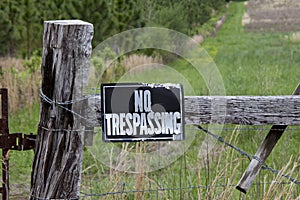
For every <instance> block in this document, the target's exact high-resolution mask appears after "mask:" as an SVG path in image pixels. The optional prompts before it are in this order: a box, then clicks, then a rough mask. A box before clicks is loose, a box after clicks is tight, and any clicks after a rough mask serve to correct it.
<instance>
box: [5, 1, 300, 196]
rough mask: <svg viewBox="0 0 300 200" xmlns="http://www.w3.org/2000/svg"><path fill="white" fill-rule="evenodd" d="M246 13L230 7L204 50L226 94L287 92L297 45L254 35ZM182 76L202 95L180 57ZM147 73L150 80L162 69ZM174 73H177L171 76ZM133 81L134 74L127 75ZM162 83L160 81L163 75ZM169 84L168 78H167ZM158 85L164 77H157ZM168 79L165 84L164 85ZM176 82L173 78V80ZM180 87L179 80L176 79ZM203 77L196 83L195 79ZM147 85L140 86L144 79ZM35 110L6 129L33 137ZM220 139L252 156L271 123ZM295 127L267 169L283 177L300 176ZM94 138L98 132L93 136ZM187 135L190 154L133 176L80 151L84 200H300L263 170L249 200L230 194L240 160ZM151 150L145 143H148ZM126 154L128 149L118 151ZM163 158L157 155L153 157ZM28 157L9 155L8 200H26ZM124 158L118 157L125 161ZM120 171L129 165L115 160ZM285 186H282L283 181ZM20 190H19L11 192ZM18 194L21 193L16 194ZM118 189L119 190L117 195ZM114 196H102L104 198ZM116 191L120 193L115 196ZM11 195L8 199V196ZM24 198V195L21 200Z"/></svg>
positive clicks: (298, 55) (238, 5) (297, 75)
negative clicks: (205, 147) (208, 148)
mask: <svg viewBox="0 0 300 200" xmlns="http://www.w3.org/2000/svg"><path fill="white" fill-rule="evenodd" d="M244 12H245V7H244V4H243V2H232V3H231V4H230V6H229V9H228V13H227V19H226V22H225V23H224V25H223V26H222V28H221V29H220V30H219V32H218V33H217V34H216V36H215V37H210V38H207V39H206V41H205V42H204V43H203V45H202V46H203V47H204V48H205V49H206V50H207V52H208V53H209V54H210V56H211V57H212V58H213V59H214V61H215V63H216V65H217V66H218V68H219V70H220V73H221V75H222V78H223V82H224V85H225V89H226V94H227V95H289V94H291V93H292V92H293V90H294V88H295V87H296V86H297V84H298V83H299V80H300V71H299V66H300V48H299V45H300V42H299V41H295V40H290V39H289V38H290V37H291V36H292V35H293V33H291V32H287V33H272V32H264V33H253V32H247V31H245V30H244V27H243V26H242V25H241V21H242V16H243V14H244ZM169 65H170V66H172V69H174V70H175V71H176V72H180V74H181V75H183V76H184V79H185V80H187V81H188V84H190V85H191V87H192V88H194V93H195V94H196V95H207V94H208V92H207V88H206V85H205V84H202V85H200V86H199V85H198V84H199V81H197V80H195V79H199V78H200V79H201V77H199V76H197V75H195V71H193V69H192V68H191V66H189V65H188V63H186V62H185V61H183V60H178V61H176V62H173V63H171V64H169ZM156 72H157V73H158V74H157V75H155V74H153V73H155V72H152V73H151V74H150V75H149V80H154V79H155V78H157V77H159V76H160V75H162V76H163V74H164V73H165V72H161V71H160V70H157V71H156ZM174 74H176V73H174ZM130 78H131V80H133V79H135V78H137V76H136V75H135V76H133V77H130ZM165 78H166V77H165ZM170 78H171V79H173V77H172V76H171V75H170V76H169V79H170ZM159 79H160V80H161V79H163V77H160V78H159ZM169 79H167V78H166V79H165V80H166V82H169ZM173 80H174V79H173ZM175 80H176V81H177V80H178V81H179V82H180V77H177V78H176V79H175ZM201 81H202V83H203V80H200V82H201ZM145 82H146V81H145ZM38 115H39V105H34V106H33V107H32V108H31V112H30V113H27V112H26V110H21V111H19V112H17V113H15V114H14V115H13V116H10V131H11V132H17V131H22V132H36V127H37V123H38ZM225 128H226V129H224V130H223V131H222V137H224V138H225V139H226V141H228V142H230V143H232V144H234V145H236V146H238V147H240V148H242V149H243V150H245V151H246V152H248V153H250V154H254V153H255V151H256V149H257V148H258V146H259V145H260V143H261V141H262V140H263V138H264V137H265V135H266V133H267V131H268V129H269V128H270V127H269V126H233V125H226V126H225ZM299 132H300V128H299V127H298V126H295V127H290V128H289V130H287V131H286V132H285V133H284V135H283V137H282V139H281V140H280V141H279V143H278V144H277V145H276V147H275V149H274V151H273V152H272V154H271V156H270V157H269V158H268V160H267V164H268V165H269V166H270V167H272V168H275V169H279V170H282V172H283V173H285V174H288V175H291V176H292V177H294V178H296V179H298V180H299V179H300V177H299V173H300V155H299V152H300V147H299V141H300V135H299ZM97 134H98V136H99V135H100V134H101V133H97ZM186 134H187V135H191V136H193V137H194V138H193V140H192V144H191V145H190V146H189V148H188V150H187V151H186V152H185V153H184V155H183V156H181V157H180V158H179V159H177V160H176V161H175V162H173V163H172V164H171V165H170V166H168V167H166V168H162V169H160V170H157V171H154V172H149V173H146V172H143V173H137V174H131V173H125V172H121V171H116V170H112V169H109V168H108V167H106V166H105V165H103V164H102V163H101V162H100V161H99V160H97V159H95V155H93V154H91V153H90V151H88V150H86V151H85V152H84V153H85V159H84V163H83V173H82V178H83V179H82V195H83V196H85V194H86V193H87V194H91V193H92V194H103V195H102V196H101V195H99V196H91V197H90V196H85V198H84V199H268V200H269V199H270V200H271V199H296V198H300V196H299V194H300V186H297V185H295V184H290V182H289V181H288V180H287V179H285V178H282V177H280V176H277V175H276V174H273V173H272V172H270V171H267V170H262V171H261V173H260V175H259V177H258V178H257V179H256V182H255V184H254V185H253V186H252V187H251V189H250V190H249V192H248V193H247V195H244V194H241V193H240V192H239V191H237V190H236V189H235V187H234V186H235V185H236V184H237V182H238V180H239V179H240V177H241V175H242V173H243V172H244V170H245V168H246V167H247V165H248V164H249V161H248V159H247V158H246V157H244V156H242V155H240V154H239V153H237V152H235V151H233V150H231V149H230V148H228V147H225V146H224V145H223V144H222V143H216V145H214V149H213V151H211V152H210V153H209V154H203V153H201V151H200V147H201V145H202V142H203V140H204V138H205V134H204V133H203V132H201V131H198V130H196V129H195V128H194V127H187V128H186ZM148 147H149V146H147V145H146V144H136V146H134V145H133V146H132V149H131V151H134V152H137V153H140V152H143V151H145V149H147V148H148ZM150 147H151V146H150ZM120 148H121V149H122V150H123V151H129V149H130V146H126V145H123V146H122V147H120ZM159 153H162V154H163V152H159ZM32 157H33V153H32V152H12V153H11V161H10V163H11V189H12V193H13V198H14V199H21V197H24V198H25V197H26V193H27V192H28V189H29V183H30V170H31V162H32ZM124 158H126V157H123V159H124ZM143 161H144V160H143V158H140V159H137V160H136V163H135V165H134V166H135V167H136V169H137V170H141V168H143V163H144V162H143ZM120 164H123V165H124V166H123V167H125V168H126V165H129V164H130V163H126V162H125V163H120ZM282 182H283V183H282ZM17 187H18V188H20V187H21V188H22V190H19V189H17ZM20 191H21V192H20ZM122 191H123V193H122ZM109 192H111V193H113V192H116V194H107V195H105V194H106V193H109ZM119 192H120V193H119ZM13 198H12V199H13ZM25 199H26V198H25Z"/></svg>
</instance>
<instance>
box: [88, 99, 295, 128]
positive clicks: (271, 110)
mask: <svg viewBox="0 0 300 200" xmlns="http://www.w3.org/2000/svg"><path fill="white" fill-rule="evenodd" d="M100 101H101V100H100V96H91V97H90V98H88V104H89V105H88V106H87V107H88V110H89V111H88V116H87V118H88V123H89V125H90V126H100V125H101V114H100V111H101V107H100V106H101V103H100ZM184 107H185V109H184V110H185V123H186V124H210V123H225V124H244V125H300V96H292V95H287V96H187V97H185V99H184Z"/></svg>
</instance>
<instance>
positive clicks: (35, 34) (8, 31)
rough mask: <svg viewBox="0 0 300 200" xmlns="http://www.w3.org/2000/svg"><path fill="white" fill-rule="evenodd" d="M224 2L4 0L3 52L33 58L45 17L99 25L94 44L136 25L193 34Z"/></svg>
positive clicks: (0, 19)
mask: <svg viewBox="0 0 300 200" xmlns="http://www.w3.org/2000/svg"><path fill="white" fill-rule="evenodd" d="M223 7H225V1H223V0H213V1H205V0H189V1H179V0H171V1H170V0H148V1H139V0H108V1H107V0H84V1H77V0H69V1H67V0H44V1H38V0H21V1H19V0H2V2H1V5H0V28H1V29H0V42H1V44H3V45H1V47H0V56H1V55H2V56H3V55H8V54H9V55H12V56H14V55H17V56H22V57H26V58H30V56H31V53H32V52H34V51H35V50H37V49H40V48H41V46H42V44H41V42H42V34H43V22H44V21H46V20H60V19H81V20H84V21H88V22H90V23H92V24H93V25H94V30H95V31H94V32H95V34H94V39H93V46H96V45H97V44H99V43H100V42H101V41H103V40H104V39H106V38H108V37H110V36H112V35H114V34H117V33H119V32H121V31H125V30H128V29H132V28H138V27H144V26H161V27H166V28H170V29H174V30H177V31H180V32H183V33H187V34H188V33H194V32H195V31H192V30H194V29H196V27H197V26H199V25H202V24H203V23H204V22H206V21H207V20H208V19H210V17H211V16H212V15H213V14H214V13H215V12H216V11H218V10H222V8H223Z"/></svg>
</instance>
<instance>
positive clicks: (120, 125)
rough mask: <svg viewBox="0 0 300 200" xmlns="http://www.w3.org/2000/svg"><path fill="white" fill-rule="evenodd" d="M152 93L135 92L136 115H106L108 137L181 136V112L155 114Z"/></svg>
mask: <svg viewBox="0 0 300 200" xmlns="http://www.w3.org/2000/svg"><path fill="white" fill-rule="evenodd" d="M151 106H152V104H151V92H150V91H149V90H135V91H134V113H118V114H116V113H109V114H105V116H104V119H105V124H106V128H107V132H106V134H107V136H118V135H128V136H132V135H133V136H138V135H159V134H181V132H182V127H181V120H182V119H181V113H180V112H153V111H152V109H151Z"/></svg>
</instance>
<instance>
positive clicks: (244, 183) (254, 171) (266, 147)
mask: <svg viewBox="0 0 300 200" xmlns="http://www.w3.org/2000/svg"><path fill="white" fill-rule="evenodd" d="M293 95H300V84H299V85H298V86H297V88H296V89H295V91H294V93H293ZM295 108H296V107H295ZM290 112H292V111H291V110H290ZM295 116H297V115H295ZM287 124H288V123H287ZM286 128H287V125H286V124H284V125H273V126H272V128H271V129H270V131H269V133H268V135H267V136H266V138H265V139H264V141H263V142H262V144H261V146H260V147H259V149H258V150H257V152H256V154H255V157H256V159H252V160H251V162H250V164H249V166H248V168H247V169H246V171H245V172H244V174H243V176H242V178H241V179H240V181H239V183H238V185H237V186H236V188H237V189H238V190H240V191H241V192H243V193H245V194H246V193H247V191H248V190H249V188H250V186H251V185H252V183H253V182H254V180H255V178H256V176H257V175H258V173H259V171H260V169H261V168H262V166H263V164H264V162H265V161H266V159H267V158H268V156H269V155H270V153H271V152H272V150H273V148H274V147H275V145H276V144H277V142H278V141H279V139H280V138H281V136H282V134H283V133H284V131H285V129H286Z"/></svg>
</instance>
